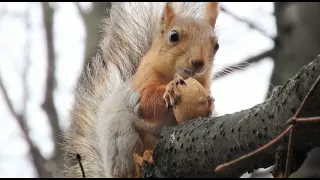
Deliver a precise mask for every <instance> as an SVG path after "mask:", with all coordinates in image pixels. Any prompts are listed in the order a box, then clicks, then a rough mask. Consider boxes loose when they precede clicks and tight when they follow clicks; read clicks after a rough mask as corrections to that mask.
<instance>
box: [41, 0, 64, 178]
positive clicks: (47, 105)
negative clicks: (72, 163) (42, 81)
mask: <svg viewBox="0 0 320 180" xmlns="http://www.w3.org/2000/svg"><path fill="white" fill-rule="evenodd" d="M41 5H42V11H43V20H44V27H45V35H46V40H47V62H48V65H47V80H46V88H45V100H44V102H43V104H42V108H43V110H44V111H45V112H46V114H47V116H48V119H49V122H50V125H51V128H52V135H53V142H54V145H55V146H54V155H53V157H52V158H51V160H53V161H54V162H55V163H56V165H57V166H58V167H57V169H55V170H53V171H54V172H53V173H54V174H56V173H57V174H56V176H60V175H59V174H60V173H59V168H60V158H61V156H62V150H61V148H60V144H61V143H62V138H61V132H62V131H61V128H60V126H59V119H58V113H57V110H56V108H55V105H54V89H55V69H56V64H55V48H54V35H53V24H54V9H53V8H52V7H51V6H50V4H49V2H41Z"/></svg>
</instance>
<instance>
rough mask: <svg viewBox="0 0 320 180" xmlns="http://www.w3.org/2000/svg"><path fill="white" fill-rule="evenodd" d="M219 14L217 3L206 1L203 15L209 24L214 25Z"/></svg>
mask: <svg viewBox="0 0 320 180" xmlns="http://www.w3.org/2000/svg"><path fill="white" fill-rule="evenodd" d="M218 14H219V3H218V2H208V3H207V4H206V7H205V17H206V19H207V21H208V22H209V24H210V25H211V26H213V27H214V26H215V25H216V21H217V17H218Z"/></svg>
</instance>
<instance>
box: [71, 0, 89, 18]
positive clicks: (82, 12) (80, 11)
mask: <svg viewBox="0 0 320 180" xmlns="http://www.w3.org/2000/svg"><path fill="white" fill-rule="evenodd" d="M74 3H75V5H76V8H77V9H78V11H79V14H80V15H81V16H82V18H83V19H85V18H86V16H87V13H86V12H85V11H84V10H83V9H82V7H81V5H80V3H79V2H74Z"/></svg>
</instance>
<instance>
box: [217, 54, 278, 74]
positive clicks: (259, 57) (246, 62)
mask: <svg viewBox="0 0 320 180" xmlns="http://www.w3.org/2000/svg"><path fill="white" fill-rule="evenodd" d="M273 53H274V50H273V49H270V50H267V51H264V52H262V53H260V54H258V55H256V56H252V57H250V58H248V59H246V60H244V61H241V62H240V63H238V64H234V65H230V66H228V67H226V68H224V69H223V70H221V71H219V72H217V73H216V74H215V75H214V77H213V79H212V80H217V79H218V78H221V77H223V76H225V75H228V74H230V73H232V72H234V71H237V70H244V69H245V68H247V67H248V66H250V65H251V64H252V63H256V62H259V61H260V60H262V59H264V58H267V57H271V56H272V54H273ZM238 67H239V68H238Z"/></svg>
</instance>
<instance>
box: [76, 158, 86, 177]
mask: <svg viewBox="0 0 320 180" xmlns="http://www.w3.org/2000/svg"><path fill="white" fill-rule="evenodd" d="M77 160H78V163H79V166H80V169H81V173H82V177H83V178H86V175H85V173H84V169H83V166H82V162H81V156H80V154H77Z"/></svg>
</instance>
